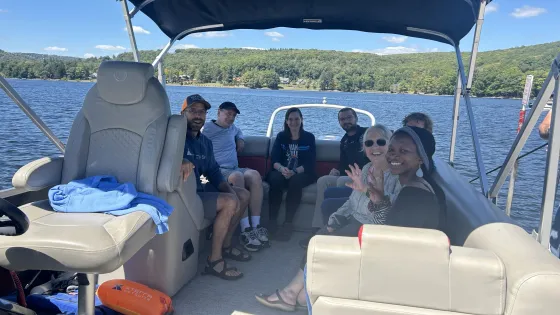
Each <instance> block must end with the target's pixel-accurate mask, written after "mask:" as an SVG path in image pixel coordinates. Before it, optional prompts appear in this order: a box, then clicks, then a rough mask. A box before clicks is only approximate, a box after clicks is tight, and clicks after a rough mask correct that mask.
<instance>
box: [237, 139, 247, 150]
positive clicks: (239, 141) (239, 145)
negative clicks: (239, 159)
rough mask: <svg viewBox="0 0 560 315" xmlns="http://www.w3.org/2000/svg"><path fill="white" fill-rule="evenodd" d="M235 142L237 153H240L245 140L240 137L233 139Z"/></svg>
mask: <svg viewBox="0 0 560 315" xmlns="http://www.w3.org/2000/svg"><path fill="white" fill-rule="evenodd" d="M235 144H236V145H237V148H236V150H237V153H240V152H241V151H243V149H244V148H245V141H243V140H241V139H239V140H237V141H235Z"/></svg>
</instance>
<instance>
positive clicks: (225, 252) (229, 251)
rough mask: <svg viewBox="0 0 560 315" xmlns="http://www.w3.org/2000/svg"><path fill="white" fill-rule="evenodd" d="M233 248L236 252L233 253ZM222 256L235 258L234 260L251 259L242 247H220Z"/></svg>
mask: <svg viewBox="0 0 560 315" xmlns="http://www.w3.org/2000/svg"><path fill="white" fill-rule="evenodd" d="M234 250H237V251H238V253H237V254H234V252H233V251H234ZM222 256H223V257H224V258H228V259H231V260H235V261H249V260H251V255H250V254H249V253H247V252H245V251H243V250H242V249H240V248H239V247H233V246H230V247H225V248H222Z"/></svg>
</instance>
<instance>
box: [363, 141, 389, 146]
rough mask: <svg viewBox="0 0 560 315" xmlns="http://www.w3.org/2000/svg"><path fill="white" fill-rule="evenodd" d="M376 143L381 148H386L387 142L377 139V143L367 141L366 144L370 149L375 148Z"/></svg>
mask: <svg viewBox="0 0 560 315" xmlns="http://www.w3.org/2000/svg"><path fill="white" fill-rule="evenodd" d="M374 143H377V145H378V146H380V147H384V146H385V145H386V144H387V140H385V139H377V140H376V141H373V140H366V142H364V144H365V146H366V147H368V148H369V147H371V146H373V144H374Z"/></svg>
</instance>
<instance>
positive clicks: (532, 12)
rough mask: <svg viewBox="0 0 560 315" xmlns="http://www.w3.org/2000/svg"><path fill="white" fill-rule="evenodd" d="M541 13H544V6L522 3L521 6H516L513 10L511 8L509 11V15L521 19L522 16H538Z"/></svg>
mask: <svg viewBox="0 0 560 315" xmlns="http://www.w3.org/2000/svg"><path fill="white" fill-rule="evenodd" d="M543 13H546V9H545V8H536V7H531V6H528V5H524V6H523V7H521V8H516V9H515V10H513V12H511V15H512V16H513V17H515V18H518V19H523V18H530V17H535V16H539V15H541V14H543Z"/></svg>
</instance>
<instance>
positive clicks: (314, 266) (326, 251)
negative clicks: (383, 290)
mask: <svg viewBox="0 0 560 315" xmlns="http://www.w3.org/2000/svg"><path fill="white" fill-rule="evenodd" d="M361 255H362V253H361V250H360V244H359V242H358V237H338V236H326V235H316V236H314V237H313V238H312V239H311V241H310V242H309V248H308V250H307V282H306V287H307V292H308V294H309V298H310V299H311V304H313V303H315V301H316V300H317V298H319V297H320V296H331V297H337V298H343V299H351V300H358V299H359V298H358V297H359V295H358V292H359V287H360V285H359V284H360V266H361V263H362V261H361Z"/></svg>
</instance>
